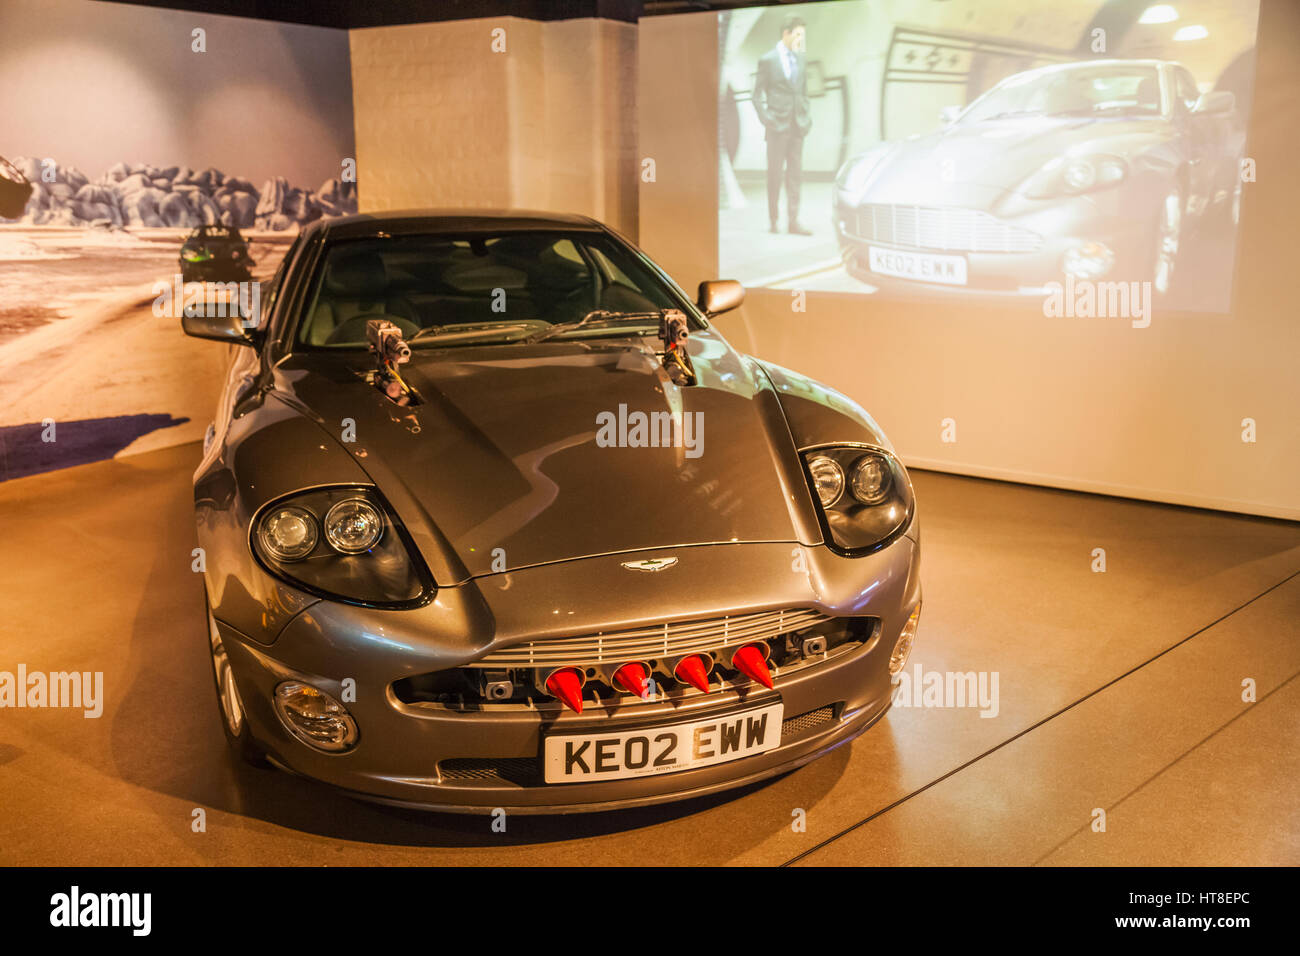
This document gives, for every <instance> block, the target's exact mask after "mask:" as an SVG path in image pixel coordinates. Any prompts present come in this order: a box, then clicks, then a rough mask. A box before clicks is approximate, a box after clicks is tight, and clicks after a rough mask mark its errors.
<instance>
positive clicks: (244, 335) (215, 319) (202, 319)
mask: <svg viewBox="0 0 1300 956" xmlns="http://www.w3.org/2000/svg"><path fill="white" fill-rule="evenodd" d="M220 311H223V312H224V311H227V310H224V309H223V310H220ZM181 329H182V330H183V331H184V332H185V334H186V335H192V336H194V337H195V338H196V339H213V340H215V341H217V342H225V343H226V344H228V345H247V346H249V347H250V348H257V347H258V345H260V344H261V341H260V339H261V337H260V336H259V335H258V332H257V329H255V328H249V327H246V326H245V325H244V317H243V316H241V315H240V314H239V310H238V309H232V310H229V312H228V314H226V315H208V314H206V313H202V314H199V315H183V316H181Z"/></svg>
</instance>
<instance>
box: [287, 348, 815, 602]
mask: <svg viewBox="0 0 1300 956" xmlns="http://www.w3.org/2000/svg"><path fill="white" fill-rule="evenodd" d="M629 341H634V342H635V343H636V344H633V345H628V344H627V343H628V342H629ZM619 342H620V343H622V344H606V343H601V342H599V340H586V341H584V342H575V341H564V342H546V343H538V344H536V345H528V346H524V345H520V346H502V347H494V348H479V347H474V348H467V347H460V348H449V349H432V350H431V349H420V348H417V349H415V350H414V352H413V355H412V359H411V361H410V363H409V364H407V365H403V366H402V374H403V377H404V378H405V379H406V381H407V382H408V383H409V384H410V385H411V386H413V387H414V388H415V389H416V391H417V392H418V393H419V395H420V396H421V398H422V399H423V401H422V403H421V404H419V405H418V406H416V407H413V408H401V407H399V406H396V405H394V404H393V403H391V402H389V401H388V400H387V399H386V398H384V397H383V396H382V395H380V394H379V392H378V391H377V390H376V389H375V388H374V387H372V386H371V385H369V384H367V383H365V382H364V381H363V380H362V379H361V377H360V374H359V373H361V372H364V371H366V370H368V369H369V368H370V364H369V363H368V361H367V360H366V357H365V356H364V354H361V353H357V352H351V353H348V354H329V353H321V352H315V353H304V354H301V355H299V354H295V355H292V356H290V357H289V358H288V359H287V360H286V361H285V362H283V363H282V364H281V365H280V366H279V368H277V369H276V372H275V389H276V393H277V394H279V395H280V396H281V397H282V398H284V399H285V400H286V401H289V402H290V403H291V404H294V405H296V406H297V407H298V408H299V410H300V411H301V412H303V413H304V414H307V415H309V416H310V417H313V418H315V419H317V420H318V421H319V422H320V424H321V425H322V427H324V428H325V429H326V430H327V431H329V432H330V433H331V434H333V435H334V436H336V438H337V439H338V440H339V444H340V445H341V446H342V447H343V448H344V449H346V450H347V451H348V452H349V453H350V454H351V455H352V456H353V458H354V459H355V460H356V461H357V463H358V464H359V465H360V466H361V467H362V468H363V469H364V470H365V471H366V472H367V473H368V474H369V475H370V476H371V478H373V479H374V481H375V483H376V485H377V487H378V488H379V490H380V492H381V493H382V494H383V495H384V496H385V497H386V498H387V499H388V501H389V502H390V504H392V506H393V507H394V508H395V510H396V511H397V512H398V514H399V516H400V517H401V518H402V520H403V522H404V523H405V524H406V525H407V527H408V529H410V530H412V534H413V537H414V538H415V540H416V541H417V544H418V545H419V547H420V548H421V550H422V551H423V552H425V555H426V558H428V559H429V561H430V566H431V568H433V569H434V570H435V577H438V576H439V574H438V567H439V566H440V565H441V566H442V569H443V574H442V576H443V577H446V576H450V577H452V578H456V579H460V578H463V577H465V576H475V575H480V574H488V573H493V572H497V571H501V570H503V569H505V570H514V569H517V568H522V567H527V566H531V565H537V564H543V563H547V562H552V561H562V560H568V559H574V558H580V557H587V556H591V555H598V554H607V553H612V552H623V551H638V550H644V549H660V548H664V549H667V548H674V547H681V546H687V545H694V544H707V543H726V542H759V541H794V540H797V539H798V538H799V535H798V534H797V533H796V530H795V527H796V524H797V521H796V517H797V515H798V513H799V510H800V508H802V507H806V505H804V504H802V503H801V502H802V499H806V498H808V497H809V495H808V492H807V487H806V484H804V483H803V480H802V473H801V472H800V471H799V470H798V466H797V464H796V456H795V451H794V445H793V442H792V440H791V437H790V434H789V429H788V427H787V426H786V424H785V419H784V416H783V414H782V411H781V405H780V402H779V400H778V399H777V397H776V394H775V392H774V390H773V388H772V386H771V384H770V382H769V380H768V377H767V376H766V375H765V374H764V372H763V371H762V369H761V368H760V367H759V366H758V364H757V363H756V362H755V361H754V360H753V359H750V358H748V357H747V356H743V355H741V354H740V353H737V352H736V351H734V350H733V349H732V348H731V347H730V346H729V345H728V344H727V343H726V342H725V340H723V339H722V338H721V337H720V336H716V335H714V334H713V333H712V332H707V331H706V332H701V333H698V334H696V335H694V336H692V338H691V339H690V342H689V349H690V353H691V355H692V358H693V360H694V362H695V366H696V370H697V373H698V376H699V384H697V385H695V386H691V387H686V388H679V387H677V386H675V385H673V384H672V383H671V382H670V381H669V380H668V379H667V377H666V375H665V374H664V373H663V370H662V368H661V367H660V365H659V362H658V360H657V359H656V358H655V357H654V355H653V353H652V352H651V351H650V345H651V343H656V342H657V340H653V339H650V340H646V341H644V342H641V341H639V340H629V339H626V338H624V339H620V340H619ZM656 412H658V413H668V414H669V415H671V416H676V417H678V418H679V420H680V421H682V422H683V424H684V425H688V426H689V430H687V429H686V428H683V429H682V440H681V442H680V444H678V445H675V446H670V447H637V446H636V443H637V439H638V438H639V437H640V435H639V433H638V432H637V430H636V428H635V425H636V421H637V416H636V415H634V413H643V414H649V413H656ZM611 422H612V427H611ZM602 425H604V426H605V427H606V428H605V431H603V432H602ZM620 426H622V437H623V440H624V442H625V443H624V445H623V446H621V447H620V446H618V445H614V446H613V447H608V446H607V442H606V439H608V438H613V439H615V440H616V441H617V440H618V438H619V432H620ZM348 438H354V439H355V440H352V441H349V440H347V439H348ZM688 438H689V439H691V440H692V442H693V443H694V447H687V441H686V440H687V439H688ZM801 527H802V526H801ZM805 537H806V535H805ZM813 543H815V542H813ZM439 555H441V556H442V558H440V557H439ZM443 559H445V560H443ZM440 583H443V582H440Z"/></svg>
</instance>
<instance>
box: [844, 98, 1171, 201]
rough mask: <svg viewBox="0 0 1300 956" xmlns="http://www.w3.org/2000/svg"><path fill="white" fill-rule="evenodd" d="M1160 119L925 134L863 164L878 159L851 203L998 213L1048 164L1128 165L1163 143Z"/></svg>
mask: <svg viewBox="0 0 1300 956" xmlns="http://www.w3.org/2000/svg"><path fill="white" fill-rule="evenodd" d="M1168 135H1169V134H1168V125H1167V123H1165V122H1164V121H1163V120H1161V119H1159V118H1137V117H1111V118H1088V117H1050V116H1047V117H1022V118H1019V119H1011V118H1008V119H1002V120H988V121H985V122H982V123H966V124H962V123H956V124H953V125H951V126H946V127H944V128H943V129H940V130H937V131H935V132H933V133H930V134H928V135H926V136H919V137H916V138H914V139H909V140H904V141H902V142H899V143H891V144H889V145H887V146H883V147H881V148H880V150H879V151H878V152H874V153H868V154H865V155H864V156H863V157H862V160H861V161H865V162H871V161H872V160H873V159H875V160H876V164H875V167H874V169H873V170H872V172H871V174H870V176H869V177H868V178H867V180H866V183H865V186H864V188H863V189H862V190H861V192H860V193H859V194H858V196H856V197H851V198H852V199H853V200H854V201H855V202H863V203H867V202H870V203H899V204H905V205H921V206H940V205H958V206H962V207H963V208H968V209H984V210H987V211H992V212H996V211H997V209H996V207H997V206H998V204H999V203H1001V202H1003V201H1004V200H1006V199H1007V197H1008V196H1009V195H1010V194H1011V193H1013V192H1014V191H1015V190H1016V189H1017V187H1019V186H1020V185H1021V183H1023V182H1024V181H1025V180H1026V179H1028V178H1029V177H1030V176H1032V175H1033V174H1034V173H1035V172H1037V171H1038V170H1039V169H1041V168H1042V167H1043V165H1044V164H1045V163H1047V162H1048V161H1049V160H1051V159H1054V158H1056V157H1058V156H1066V155H1082V154H1088V153H1094V152H1097V153H1110V154H1113V155H1117V156H1122V157H1124V158H1125V159H1131V158H1132V157H1133V156H1134V155H1135V154H1136V153H1138V152H1139V151H1141V150H1143V149H1148V148H1151V147H1154V146H1157V145H1160V144H1162V143H1163V142H1164V141H1165V140H1166V139H1167V138H1168Z"/></svg>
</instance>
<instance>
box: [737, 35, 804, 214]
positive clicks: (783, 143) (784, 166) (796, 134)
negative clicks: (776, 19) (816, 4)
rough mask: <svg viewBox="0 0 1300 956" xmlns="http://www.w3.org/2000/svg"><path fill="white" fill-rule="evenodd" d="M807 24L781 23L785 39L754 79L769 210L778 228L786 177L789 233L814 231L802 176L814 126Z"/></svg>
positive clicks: (763, 60)
mask: <svg viewBox="0 0 1300 956" xmlns="http://www.w3.org/2000/svg"><path fill="white" fill-rule="evenodd" d="M804 40H805V28H804V22H803V20H801V19H799V18H798V17H786V19H785V21H784V22H783V23H782V24H781V42H780V43H778V44H777V45H776V48H775V49H773V50H772V51H770V52H768V53H765V54H763V56H761V57H759V60H758V76H757V77H756V79H755V80H754V93H753V97H752V98H753V101H754V109H755V110H756V111H757V112H758V119H759V122H761V123H762V124H763V127H764V128H765V129H766V130H767V212H768V217H769V218H770V219H771V221H772V231H773V232H777V231H778V229H777V220H778V218H779V216H778V206H779V204H780V199H781V180H782V178H783V177H784V179H785V201H786V211H787V214H788V222H789V228H790V232H791V233H792V234H793V235H796V236H811V235H812V233H811V232H809V231H808V230H807V229H805V228H804V227H803V226H801V225H800V224H799V181H800V179H802V177H803V138H804V137H805V136H807V135H808V130H809V129H811V128H812V113H811V111H810V109H809V103H808V73H807V69H806V65H805V62H804Z"/></svg>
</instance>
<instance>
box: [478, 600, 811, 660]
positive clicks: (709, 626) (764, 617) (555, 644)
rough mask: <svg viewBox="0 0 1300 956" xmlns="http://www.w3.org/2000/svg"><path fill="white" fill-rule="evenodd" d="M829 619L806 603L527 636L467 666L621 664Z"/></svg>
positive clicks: (758, 637) (779, 632)
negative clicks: (573, 634) (567, 633)
mask: <svg viewBox="0 0 1300 956" xmlns="http://www.w3.org/2000/svg"><path fill="white" fill-rule="evenodd" d="M826 620H829V618H828V617H827V616H826V615H825V614H822V613H821V612H820V611H814V610H812V609H810V608H785V609H782V610H777V611H758V612H755V613H751V614H730V615H724V616H722V617H711V618H706V619H704V620H695V621H676V622H665V623H663V624H656V625H653V626H651V627H638V628H631V629H628V630H618V631H606V632H602V633H596V634H590V635H587V636H584V637H557V638H551V639H549V640H540V641H529V642H528V643H526V644H515V645H513V646H511V647H503V648H500V649H498V650H495V651H493V652H492V653H490V654H488V655H487V656H486V657H483V658H480V659H479V660H477V661H473V662H472V663H470V664H467V665H466V666H467V667H487V668H503V667H549V666H552V665H554V666H561V665H584V664H605V663H622V662H624V661H630V660H651V659H656V658H660V657H674V656H676V655H678V654H694V653H699V652H701V651H713V650H718V649H720V648H724V647H731V646H732V645H735V644H743V643H747V642H749V641H761V640H767V639H770V638H773V637H778V636H780V635H782V634H789V633H792V632H794V631H799V630H803V629H804V628H806V627H812V626H813V625H816V624H820V623H822V622H823V621H826Z"/></svg>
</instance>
